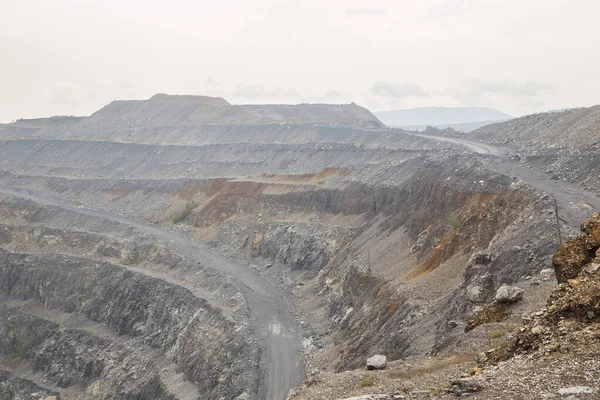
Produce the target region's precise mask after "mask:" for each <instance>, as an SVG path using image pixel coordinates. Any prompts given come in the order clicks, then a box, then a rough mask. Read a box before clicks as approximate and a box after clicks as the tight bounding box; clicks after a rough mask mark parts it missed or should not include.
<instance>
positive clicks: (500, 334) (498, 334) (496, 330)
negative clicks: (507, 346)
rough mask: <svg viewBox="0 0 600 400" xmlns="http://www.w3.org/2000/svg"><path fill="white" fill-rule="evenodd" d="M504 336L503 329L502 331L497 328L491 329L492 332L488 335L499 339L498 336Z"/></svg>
mask: <svg viewBox="0 0 600 400" xmlns="http://www.w3.org/2000/svg"><path fill="white" fill-rule="evenodd" d="M502 336H504V332H502V331H500V330H498V329H495V330H493V331H491V332H490V333H488V337H489V338H490V339H497V338H500V337H502Z"/></svg>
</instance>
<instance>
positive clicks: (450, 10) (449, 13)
mask: <svg viewBox="0 0 600 400" xmlns="http://www.w3.org/2000/svg"><path fill="white" fill-rule="evenodd" d="M478 6H479V3H478V2H476V1H472V0H442V1H437V2H434V3H433V4H431V5H430V6H429V7H428V8H427V9H426V11H425V13H424V15H423V17H424V18H425V19H437V18H448V17H454V16H457V15H460V14H464V13H466V12H468V11H473V10H475V9H477V8H478Z"/></svg>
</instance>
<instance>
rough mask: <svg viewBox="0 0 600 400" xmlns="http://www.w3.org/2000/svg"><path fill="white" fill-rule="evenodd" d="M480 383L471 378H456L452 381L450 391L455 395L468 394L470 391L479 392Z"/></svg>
mask: <svg viewBox="0 0 600 400" xmlns="http://www.w3.org/2000/svg"><path fill="white" fill-rule="evenodd" d="M480 390H481V385H479V383H477V382H476V381H475V380H474V379H473V378H463V379H457V380H455V381H454V382H452V393H454V395H455V396H457V397H462V396H468V395H470V394H471V393H475V392H479V391H480Z"/></svg>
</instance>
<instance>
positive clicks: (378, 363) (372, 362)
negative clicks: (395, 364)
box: [367, 354, 387, 370]
mask: <svg viewBox="0 0 600 400" xmlns="http://www.w3.org/2000/svg"><path fill="white" fill-rule="evenodd" d="M385 367H387V358H386V356H382V355H380V354H378V355H376V356H373V357H369V358H367V369H368V370H374V369H385Z"/></svg>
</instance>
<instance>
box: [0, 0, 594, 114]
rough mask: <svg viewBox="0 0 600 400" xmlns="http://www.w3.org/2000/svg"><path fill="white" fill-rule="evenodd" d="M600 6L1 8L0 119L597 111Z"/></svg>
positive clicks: (355, 3)
mask: <svg viewBox="0 0 600 400" xmlns="http://www.w3.org/2000/svg"><path fill="white" fill-rule="evenodd" d="M599 17H600V1H598V0H390V1H384V0H368V1H367V0H218V1H217V0H211V1H208V0H168V1H159V0H2V1H1V3H0V52H1V53H0V54H1V56H0V121H2V122H8V121H10V120H13V119H16V118H22V117H37V116H45V115H47V114H48V115H55V114H67V115H89V114H91V113H92V112H93V111H95V110H97V109H98V108H100V107H102V106H103V105H105V104H107V103H109V102H110V101H112V100H114V99H144V98H148V97H150V96H152V95H153V94H155V93H159V92H161V93H170V94H207V95H214V96H222V97H225V98H226V99H227V100H229V101H230V102H232V103H273V102H275V103H301V102H327V103H350V102H356V103H358V104H360V105H363V106H366V107H368V108H370V109H371V110H386V109H399V108H412V107H421V106H429V105H436V106H462V105H466V106H483V107H493V108H497V109H499V110H501V111H504V112H507V113H509V114H512V115H522V114H526V113H531V112H536V111H542V110H548V109H556V108H566V107H573V106H589V105H593V104H597V103H600V78H599V73H598V71H600V51H599V49H600V23H599V22H598V18H599Z"/></svg>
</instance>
